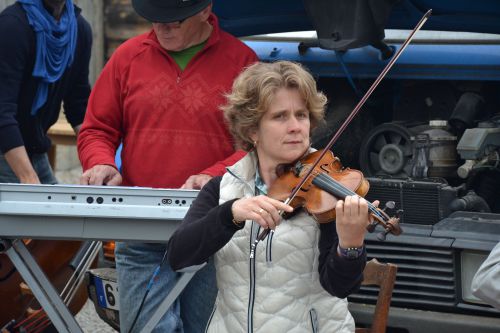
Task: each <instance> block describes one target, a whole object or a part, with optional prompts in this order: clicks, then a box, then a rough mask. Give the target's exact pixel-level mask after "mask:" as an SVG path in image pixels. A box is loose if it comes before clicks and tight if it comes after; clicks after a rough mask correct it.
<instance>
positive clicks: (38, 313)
mask: <svg viewBox="0 0 500 333" xmlns="http://www.w3.org/2000/svg"><path fill="white" fill-rule="evenodd" d="M41 312H43V309H38V310H35V311H34V312H33V313H31V314H30V315H29V316H28V317H26V318H24V319H23V320H21V321H19V322H18V323H17V324H16V325H14V328H19V327H21V326H23V324H24V323H26V322H28V321H30V320H32V319H33V318H34V317H36V316H37V315H40V314H41Z"/></svg>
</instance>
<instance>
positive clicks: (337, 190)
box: [250, 9, 432, 258]
mask: <svg viewBox="0 0 500 333" xmlns="http://www.w3.org/2000/svg"><path fill="white" fill-rule="evenodd" d="M431 13H432V9H430V10H428V11H427V12H426V13H425V14H424V16H422V18H421V19H420V21H419V22H418V23H417V25H416V26H415V28H414V29H413V30H412V31H411V32H410V35H409V36H408V38H407V39H406V40H405V41H404V43H403V44H402V45H401V47H400V48H399V50H397V52H396V53H395V54H394V55H393V56H392V58H391V60H390V61H389V62H388V63H387V65H386V66H385V67H384V69H383V70H382V72H381V73H380V74H379V76H378V77H377V78H376V79H375V81H374V82H373V83H372V85H371V86H370V88H369V89H368V90H367V91H366V93H365V94H364V95H363V97H362V98H361V100H360V101H359V102H358V104H357V105H356V107H355V108H354V109H353V110H352V111H351V113H350V114H349V116H348V117H347V118H346V120H345V121H344V122H343V123H342V125H341V126H340V127H339V129H338V130H337V132H336V133H335V135H334V136H333V137H332V138H331V139H330V141H329V142H328V144H327V145H326V146H325V148H324V149H323V150H319V151H317V152H315V153H312V154H309V155H307V156H306V157H305V158H304V159H302V160H300V161H299V162H298V163H295V167H293V168H291V169H290V170H289V172H286V173H285V174H283V175H280V177H279V178H278V180H276V181H275V183H276V182H277V184H276V185H274V184H273V185H272V186H271V189H270V190H269V191H268V195H269V196H271V197H274V198H275V199H281V200H283V199H284V202H285V203H286V204H289V205H290V204H292V207H293V204H296V205H300V206H302V207H305V208H306V210H307V211H308V212H309V213H311V214H312V215H313V216H314V217H315V218H316V219H317V220H318V221H319V222H320V223H321V221H331V220H333V219H334V218H335V215H334V214H335V209H334V208H335V204H336V200H337V199H336V198H341V199H343V198H345V197H346V196H348V195H354V194H358V195H360V196H363V195H365V194H366V193H367V192H368V189H369V184H368V181H366V179H364V177H363V175H362V173H361V172H359V171H357V170H351V169H348V168H347V169H345V168H343V167H342V164H341V163H340V160H338V159H336V158H335V156H334V155H333V153H331V151H330V148H331V147H332V146H333V144H334V143H335V142H336V141H337V139H338V138H339V137H340V135H341V134H342V133H343V132H344V130H345V129H346V128H347V126H348V125H349V124H350V122H351V121H352V120H353V119H354V117H355V116H356V115H357V114H358V113H359V111H360V110H361V108H362V107H363V105H364V104H365V102H366V101H367V100H368V98H369V97H370V96H371V94H372V93H373V91H374V90H375V88H376V87H377V86H378V85H379V83H380V82H381V81H382V80H383V79H384V77H385V75H386V74H387V72H389V70H390V69H391V68H392V66H393V65H394V63H395V62H396V61H397V60H398V58H399V57H400V56H401V54H402V52H403V51H404V50H405V48H406V47H407V46H408V44H409V43H410V42H411V40H412V39H413V36H414V35H415V34H416V33H417V32H418V31H419V30H420V28H421V27H422V26H423V25H424V23H425V22H427V20H428V19H429V17H430V16H431ZM328 155H330V158H328ZM325 156H326V157H325ZM290 171H291V172H290ZM341 174H343V175H342V176H340V175H341ZM281 178H283V180H281ZM336 178H337V179H336ZM315 188H317V190H316V189H315ZM355 191H358V192H359V193H356V192H355ZM308 192H310V193H308ZM299 194H300V195H299ZM285 198H286V199H285ZM393 205H394V204H393V203H391V202H390V203H389V207H388V208H390V206H393ZM369 210H370V214H371V215H372V216H373V217H374V221H373V223H370V225H368V227H367V229H368V231H371V232H373V231H374V230H375V227H376V226H377V225H378V224H381V225H382V226H383V227H384V232H382V233H381V234H379V239H381V240H384V239H385V237H386V235H387V234H388V233H391V234H394V235H399V234H401V228H400V227H399V217H389V216H388V215H387V214H386V213H385V212H384V211H383V210H380V209H378V208H376V207H375V206H373V205H371V204H370V205H369ZM281 215H283V213H282V212H281ZM269 232H271V231H270V229H265V230H264V231H262V232H261V233H260V235H259V236H258V237H257V238H256V239H255V241H254V242H253V244H252V246H251V249H250V258H253V257H254V255H255V248H256V246H257V244H258V243H259V242H260V241H262V240H263V239H265V238H266V236H267V235H268V234H269Z"/></svg>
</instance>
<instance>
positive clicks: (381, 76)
mask: <svg viewBox="0 0 500 333" xmlns="http://www.w3.org/2000/svg"><path fill="white" fill-rule="evenodd" d="M431 14H432V9H429V10H428V11H427V12H426V13H425V14H424V16H422V18H421V19H420V21H419V22H418V23H417V25H416V26H415V28H413V30H412V31H411V32H410V35H409V36H408V37H407V38H406V40H405V41H404V43H403V44H402V45H401V47H400V48H399V49H398V50H397V51H396V53H395V54H394V55H393V56H392V58H391V60H390V61H389V62H388V63H387V65H386V66H385V68H384V69H383V70H382V72H381V73H380V74H379V75H378V77H377V79H376V80H375V81H373V83H372V85H371V86H370V88H369V89H368V90H367V91H366V93H365V94H364V96H363V98H361V100H360V101H359V102H358V104H357V105H356V107H355V108H354V109H353V110H352V111H351V113H350V114H349V116H348V117H347V118H346V120H345V121H344V123H342V125H341V126H340V127H339V129H338V130H337V132H335V135H334V136H333V137H332V139H331V140H330V141H329V142H328V144H327V145H326V146H325V148H324V149H323V151H322V152H321V154H320V155H319V156H318V158H317V159H316V160H315V161H314V163H313V164H312V166H311V167H310V168H309V170H308V171H307V172H306V173H305V174H304V176H303V177H302V179H301V180H300V182H299V184H298V185H297V186H296V187H295V188H294V189H293V191H292V193H290V196H289V197H288V198H287V199H286V200H285V203H286V204H288V203H289V202H291V201H292V200H293V199H294V198H295V196H296V195H297V193H298V192H299V190H300V189H301V188H302V186H303V185H304V184H305V182H306V181H307V179H308V178H309V176H310V175H311V173H312V172H313V170H314V168H315V167H316V166H317V165H318V163H319V161H321V159H322V158H323V156H325V154H326V152H327V151H328V150H330V148H331V147H332V146H333V144H334V143H335V142H336V141H337V139H338V138H339V137H340V135H341V134H342V133H343V132H344V130H345V129H346V128H347V126H348V125H349V124H350V123H351V121H352V120H353V119H354V117H356V115H357V114H358V113H359V111H360V110H361V108H362V107H363V105H364V104H365V102H366V101H367V100H368V98H370V96H371V94H372V93H373V91H374V90H375V89H376V88H377V86H378V85H379V84H380V82H381V81H382V80H383V79H384V77H385V76H386V74H387V72H389V70H390V69H391V68H392V66H393V65H394V63H395V62H396V61H397V60H398V58H399V57H400V56H401V54H402V53H403V51H404V50H405V49H406V47H407V46H408V44H410V42H411V40H412V39H413V37H414V36H415V34H416V33H417V32H418V31H419V30H420V28H422V26H423V25H424V24H425V22H426V21H427V20H428V19H429V17H430V16H431ZM270 231H271V230H270V229H265V230H264V231H262V232H261V234H260V235H259V237H257V239H256V240H255V242H254V243H253V244H252V249H251V252H250V257H251V258H253V255H254V253H255V247H256V246H257V243H258V242H260V241H261V240H263V239H265V238H266V236H267V235H268V234H269V232H270Z"/></svg>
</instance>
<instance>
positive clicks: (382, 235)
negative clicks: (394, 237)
mask: <svg viewBox="0 0 500 333" xmlns="http://www.w3.org/2000/svg"><path fill="white" fill-rule="evenodd" d="M388 233H389V231H388V230H384V231H382V232H379V233H378V234H377V239H378V240H379V241H381V242H383V241H385V239H386V238H387V234H388Z"/></svg>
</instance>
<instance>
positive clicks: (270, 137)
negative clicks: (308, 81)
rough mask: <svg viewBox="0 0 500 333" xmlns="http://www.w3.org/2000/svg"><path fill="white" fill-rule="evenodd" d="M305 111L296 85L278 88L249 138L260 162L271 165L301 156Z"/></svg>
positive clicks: (306, 128)
mask: <svg viewBox="0 0 500 333" xmlns="http://www.w3.org/2000/svg"><path fill="white" fill-rule="evenodd" d="M310 127H311V123H310V120H309V111H308V110H307V108H306V103H305V101H304V99H303V98H302V97H301V96H300V93H299V92H298V90H297V89H288V88H280V89H279V90H278V91H277V92H276V94H275V95H274V98H273V100H272V102H271V104H270V106H269V109H268V110H267V111H266V113H265V114H264V116H263V117H262V119H261V120H260V123H259V127H258V129H257V130H256V131H255V132H254V133H252V135H251V139H252V140H253V141H254V142H256V147H257V154H258V155H259V161H260V163H261V166H264V167H270V168H274V167H276V166H277V165H278V164H284V163H291V162H294V161H296V160H297V159H299V158H300V157H302V155H303V154H304V153H305V152H306V150H307V149H308V148H309V131H310Z"/></svg>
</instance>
